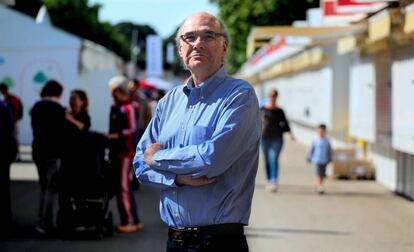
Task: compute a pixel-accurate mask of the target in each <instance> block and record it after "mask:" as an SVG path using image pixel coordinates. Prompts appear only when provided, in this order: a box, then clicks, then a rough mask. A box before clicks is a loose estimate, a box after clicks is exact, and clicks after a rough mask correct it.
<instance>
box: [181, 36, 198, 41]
mask: <svg viewBox="0 0 414 252" xmlns="http://www.w3.org/2000/svg"><path fill="white" fill-rule="evenodd" d="M184 40H187V41H190V42H193V41H195V40H196V36H195V35H186V36H184Z"/></svg>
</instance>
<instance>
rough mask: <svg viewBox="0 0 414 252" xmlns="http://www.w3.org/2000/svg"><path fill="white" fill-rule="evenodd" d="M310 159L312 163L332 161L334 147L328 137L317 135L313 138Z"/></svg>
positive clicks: (318, 163)
mask: <svg viewBox="0 0 414 252" xmlns="http://www.w3.org/2000/svg"><path fill="white" fill-rule="evenodd" d="M308 159H309V161H310V162H311V163H312V164H316V165H322V164H328V163H329V162H331V160H332V148H331V144H330V143H329V140H328V138H326V137H324V138H320V137H317V138H315V139H314V140H313V142H312V146H311V149H310V152H309V157H308Z"/></svg>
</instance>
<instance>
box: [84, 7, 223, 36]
mask: <svg viewBox="0 0 414 252" xmlns="http://www.w3.org/2000/svg"><path fill="white" fill-rule="evenodd" d="M89 3H90V4H95V3H99V4H101V5H102V8H101V9H100V12H99V19H100V20H101V21H109V22H110V23H112V24H115V23H119V22H123V21H129V22H133V23H137V24H148V25H150V26H152V27H153V28H154V29H155V30H156V31H157V33H158V34H159V35H161V37H162V38H165V37H168V36H169V35H171V34H172V33H173V32H175V29H176V28H177V27H178V26H179V25H180V23H181V22H182V21H183V20H184V19H185V18H186V17H187V16H189V15H190V14H192V13H194V12H198V11H206V12H209V13H211V14H213V15H217V14H218V8H217V6H216V5H215V4H211V3H210V2H209V0H89Z"/></svg>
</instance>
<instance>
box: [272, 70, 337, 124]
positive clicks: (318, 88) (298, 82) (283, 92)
mask: <svg viewBox="0 0 414 252" xmlns="http://www.w3.org/2000/svg"><path fill="white" fill-rule="evenodd" d="M264 88H265V90H266V93H267V92H268V91H269V90H270V89H272V88H276V89H277V90H278V91H279V98H278V101H279V104H280V106H281V107H282V108H283V109H284V110H285V112H286V114H287V117H288V118H289V119H290V120H294V121H297V122H300V123H303V124H306V125H309V126H313V127H314V126H317V125H318V124H320V123H325V124H327V126H328V127H331V125H332V104H331V101H332V70H331V68H329V67H324V68H321V69H318V70H314V71H306V72H301V73H297V74H295V75H292V76H289V77H284V78H279V79H274V80H269V81H266V82H265V83H264Z"/></svg>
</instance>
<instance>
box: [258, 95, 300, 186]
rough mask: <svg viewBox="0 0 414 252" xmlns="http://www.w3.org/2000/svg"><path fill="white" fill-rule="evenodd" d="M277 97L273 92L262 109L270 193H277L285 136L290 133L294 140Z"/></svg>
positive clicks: (264, 147)
mask: <svg viewBox="0 0 414 252" xmlns="http://www.w3.org/2000/svg"><path fill="white" fill-rule="evenodd" d="M277 97H278V92H277V90H275V89H274V90H271V91H270V92H269V100H268V102H267V103H266V104H265V105H264V106H263V107H262V108H261V113H262V122H263V133H262V148H263V152H264V156H265V159H266V175H267V185H266V190H267V191H268V192H276V191H277V187H278V184H277V180H278V176H279V155H280V152H281V150H282V147H283V134H284V133H285V132H289V133H290V136H291V138H292V140H294V137H293V135H292V133H291V131H290V127H289V123H288V121H287V119H286V116H285V112H284V111H283V109H282V108H280V107H279V106H278V105H277Z"/></svg>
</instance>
